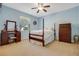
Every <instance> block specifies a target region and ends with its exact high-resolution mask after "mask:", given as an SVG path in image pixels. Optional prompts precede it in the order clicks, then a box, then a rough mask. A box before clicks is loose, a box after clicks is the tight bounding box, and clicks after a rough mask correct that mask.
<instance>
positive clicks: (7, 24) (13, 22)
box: [6, 20, 16, 31]
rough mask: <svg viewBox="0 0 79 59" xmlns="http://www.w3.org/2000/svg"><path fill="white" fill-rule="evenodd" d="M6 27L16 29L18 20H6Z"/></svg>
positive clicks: (8, 29)
mask: <svg viewBox="0 0 79 59" xmlns="http://www.w3.org/2000/svg"><path fill="white" fill-rule="evenodd" d="M6 29H7V31H14V30H16V22H15V21H10V20H7V21H6Z"/></svg>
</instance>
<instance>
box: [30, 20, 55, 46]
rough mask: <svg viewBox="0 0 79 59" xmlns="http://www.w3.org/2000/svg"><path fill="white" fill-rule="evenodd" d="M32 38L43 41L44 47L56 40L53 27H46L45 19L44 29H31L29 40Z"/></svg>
mask: <svg viewBox="0 0 79 59" xmlns="http://www.w3.org/2000/svg"><path fill="white" fill-rule="evenodd" d="M29 28H30V26H29ZM31 40H32V41H36V42H37V41H38V42H41V43H42V46H43V47H44V46H45V45H47V44H48V43H51V42H52V41H53V40H54V31H53V30H52V29H45V28H44V19H43V29H41V30H33V31H30V30H29V41H31Z"/></svg>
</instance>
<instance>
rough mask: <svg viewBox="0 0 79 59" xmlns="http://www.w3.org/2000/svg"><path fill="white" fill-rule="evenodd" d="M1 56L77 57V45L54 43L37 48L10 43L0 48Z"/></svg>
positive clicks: (24, 44) (28, 43)
mask: <svg viewBox="0 0 79 59" xmlns="http://www.w3.org/2000/svg"><path fill="white" fill-rule="evenodd" d="M0 55H1V56H5V55H7V56H54V55H56V56H63V55H66V56H75V55H76V56H78V55H79V44H69V43H64V42H59V41H54V42H52V43H51V44H49V45H47V46H46V47H42V46H38V45H35V44H32V43H30V42H29V41H27V40H23V41H21V42H19V43H12V44H8V45H4V46H0Z"/></svg>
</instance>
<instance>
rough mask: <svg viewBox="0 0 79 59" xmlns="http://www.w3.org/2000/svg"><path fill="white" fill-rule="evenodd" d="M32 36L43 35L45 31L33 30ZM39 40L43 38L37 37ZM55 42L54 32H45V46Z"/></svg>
mask: <svg viewBox="0 0 79 59" xmlns="http://www.w3.org/2000/svg"><path fill="white" fill-rule="evenodd" d="M31 33H32V34H40V35H42V34H43V30H33V31H31ZM36 37H37V38H41V37H38V36H36ZM53 40H54V32H53V31H52V30H44V41H45V45H46V44H48V43H50V42H52V41H53Z"/></svg>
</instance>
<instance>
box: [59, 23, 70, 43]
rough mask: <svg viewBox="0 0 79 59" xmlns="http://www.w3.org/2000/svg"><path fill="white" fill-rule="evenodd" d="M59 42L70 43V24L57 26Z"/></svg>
mask: <svg viewBox="0 0 79 59" xmlns="http://www.w3.org/2000/svg"><path fill="white" fill-rule="evenodd" d="M59 41H62V42H68V43H71V23H66V24H59Z"/></svg>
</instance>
